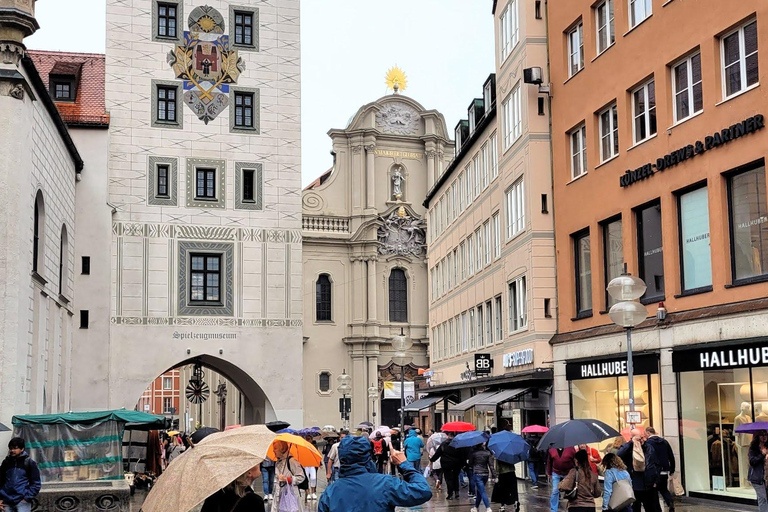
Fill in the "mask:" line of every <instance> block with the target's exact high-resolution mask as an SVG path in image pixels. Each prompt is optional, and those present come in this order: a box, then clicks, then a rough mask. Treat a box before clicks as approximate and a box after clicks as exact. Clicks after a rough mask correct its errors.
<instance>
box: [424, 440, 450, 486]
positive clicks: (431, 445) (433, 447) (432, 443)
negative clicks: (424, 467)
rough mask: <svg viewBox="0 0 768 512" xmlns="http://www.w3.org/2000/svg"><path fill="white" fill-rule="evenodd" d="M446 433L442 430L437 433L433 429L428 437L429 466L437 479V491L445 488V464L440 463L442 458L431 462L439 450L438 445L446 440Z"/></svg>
mask: <svg viewBox="0 0 768 512" xmlns="http://www.w3.org/2000/svg"><path fill="white" fill-rule="evenodd" d="M446 437H447V436H446V435H445V434H444V433H442V432H437V433H435V432H434V431H432V435H430V436H429V439H427V455H428V456H429V458H430V463H429V468H430V470H431V471H432V476H433V477H434V479H435V491H438V492H439V491H442V490H443V466H442V465H441V464H440V459H437V460H436V461H434V462H431V459H432V456H433V455H434V454H435V452H436V451H437V447H438V446H440V444H441V443H442V442H443V441H445V439H446Z"/></svg>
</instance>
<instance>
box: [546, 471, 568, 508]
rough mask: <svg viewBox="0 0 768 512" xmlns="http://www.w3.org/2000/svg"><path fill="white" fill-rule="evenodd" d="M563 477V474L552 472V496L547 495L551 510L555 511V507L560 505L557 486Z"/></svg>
mask: <svg viewBox="0 0 768 512" xmlns="http://www.w3.org/2000/svg"><path fill="white" fill-rule="evenodd" d="M563 478H565V477H564V476H563V475H558V474H557V473H552V496H550V497H549V510H550V511H551V512H557V508H558V507H559V506H560V489H558V488H557V486H558V485H560V481H561V480H563Z"/></svg>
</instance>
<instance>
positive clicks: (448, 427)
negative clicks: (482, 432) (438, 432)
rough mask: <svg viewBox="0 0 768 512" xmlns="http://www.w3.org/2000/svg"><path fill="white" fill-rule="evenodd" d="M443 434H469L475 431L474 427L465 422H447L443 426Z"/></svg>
mask: <svg viewBox="0 0 768 512" xmlns="http://www.w3.org/2000/svg"><path fill="white" fill-rule="evenodd" d="M442 430H443V432H469V431H470V430H477V429H476V428H475V426H474V425H473V424H471V423H467V422H466V421H449V422H448V423H446V424H445V425H443V429H442Z"/></svg>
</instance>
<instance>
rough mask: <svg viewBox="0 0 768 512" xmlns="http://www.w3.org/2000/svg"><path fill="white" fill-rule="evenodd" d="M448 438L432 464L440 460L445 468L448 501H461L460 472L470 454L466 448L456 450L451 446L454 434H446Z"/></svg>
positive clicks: (436, 453)
mask: <svg viewBox="0 0 768 512" xmlns="http://www.w3.org/2000/svg"><path fill="white" fill-rule="evenodd" d="M446 434H447V436H448V438H447V439H446V440H445V441H443V442H442V444H440V446H438V447H437V450H435V454H434V455H432V457H430V459H429V460H430V462H435V461H436V460H437V459H440V466H442V468H443V475H444V476H445V485H446V487H447V488H448V497H447V498H446V499H447V500H453V499H456V500H457V499H459V472H461V468H463V467H464V466H466V465H467V458H468V456H469V452H468V450H467V449H466V448H455V447H453V446H451V441H453V437H454V433H453V432H446Z"/></svg>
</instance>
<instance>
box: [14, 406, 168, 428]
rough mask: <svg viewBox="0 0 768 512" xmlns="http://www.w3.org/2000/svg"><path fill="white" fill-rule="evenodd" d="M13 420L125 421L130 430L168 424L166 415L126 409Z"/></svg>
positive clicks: (20, 423)
mask: <svg viewBox="0 0 768 512" xmlns="http://www.w3.org/2000/svg"><path fill="white" fill-rule="evenodd" d="M12 421H13V426H14V427H17V428H18V427H21V426H25V425H93V424H96V423H101V422H104V421H117V422H119V423H125V428H127V429H129V430H162V429H164V428H166V426H167V425H166V418H165V416H160V415H157V414H147V413H145V412H140V411H128V410H125V409H119V410H116V411H93V412H65V413H62V414H37V415H24V416H14V417H13V419H12Z"/></svg>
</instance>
